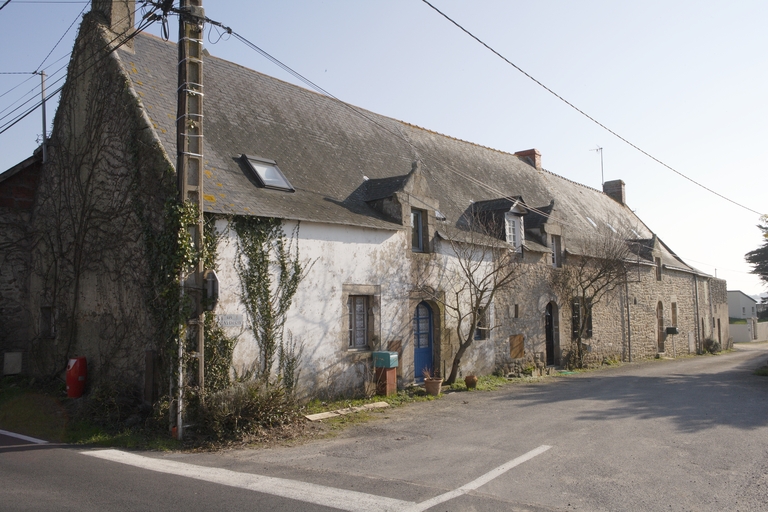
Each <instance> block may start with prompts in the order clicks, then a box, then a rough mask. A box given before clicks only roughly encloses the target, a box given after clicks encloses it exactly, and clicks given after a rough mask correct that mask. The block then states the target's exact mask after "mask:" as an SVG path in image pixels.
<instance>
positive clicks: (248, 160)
mask: <svg viewBox="0 0 768 512" xmlns="http://www.w3.org/2000/svg"><path fill="white" fill-rule="evenodd" d="M240 159H241V160H242V162H243V163H244V164H245V166H246V167H247V168H248V169H249V170H250V171H251V173H252V174H253V176H254V177H255V178H256V181H257V182H258V183H259V186H260V187H261V188H267V189H271V190H281V191H283V192H296V189H295V188H293V185H291V182H290V181H288V178H286V177H285V174H283V171H281V170H280V167H278V165H277V162H275V161H274V160H270V159H269V158H263V157H260V156H253V155H246V154H245V153H243V154H242V155H240ZM256 164H261V165H263V166H265V167H271V168H273V169H274V170H275V172H276V173H277V180H269V181H268V180H267V179H266V178H265V177H264V176H262V175H261V173H260V172H259V170H258V169H257V168H256ZM270 181H271V182H270ZM275 181H281V182H282V183H283V185H280V184H275V183H274V182H275Z"/></svg>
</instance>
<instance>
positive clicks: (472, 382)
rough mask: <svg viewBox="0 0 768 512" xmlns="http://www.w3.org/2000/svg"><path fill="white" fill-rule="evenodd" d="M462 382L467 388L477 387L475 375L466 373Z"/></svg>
mask: <svg viewBox="0 0 768 512" xmlns="http://www.w3.org/2000/svg"><path fill="white" fill-rule="evenodd" d="M464 384H466V385H467V389H475V388H476V387H477V376H475V375H467V376H466V377H464Z"/></svg>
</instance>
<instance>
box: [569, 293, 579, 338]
mask: <svg viewBox="0 0 768 512" xmlns="http://www.w3.org/2000/svg"><path fill="white" fill-rule="evenodd" d="M571 320H572V322H571V335H572V336H573V338H574V339H576V338H578V337H579V325H580V324H581V308H580V303H579V298H578V297H574V298H573V300H571Z"/></svg>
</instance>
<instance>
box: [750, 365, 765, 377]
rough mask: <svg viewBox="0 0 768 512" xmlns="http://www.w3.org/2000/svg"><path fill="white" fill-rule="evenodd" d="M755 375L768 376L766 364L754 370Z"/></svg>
mask: <svg viewBox="0 0 768 512" xmlns="http://www.w3.org/2000/svg"><path fill="white" fill-rule="evenodd" d="M752 373H754V374H755V375H759V376H760V377H768V366H763V367H762V368H758V369H757V370H755V371H754V372H752Z"/></svg>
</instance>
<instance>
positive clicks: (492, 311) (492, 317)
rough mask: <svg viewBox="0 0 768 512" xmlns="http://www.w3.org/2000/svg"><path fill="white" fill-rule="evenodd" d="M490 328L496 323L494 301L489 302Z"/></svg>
mask: <svg viewBox="0 0 768 512" xmlns="http://www.w3.org/2000/svg"><path fill="white" fill-rule="evenodd" d="M488 308H489V309H488V328H489V329H493V327H494V326H495V325H496V307H495V306H494V304H493V302H491V303H490V304H488Z"/></svg>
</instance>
